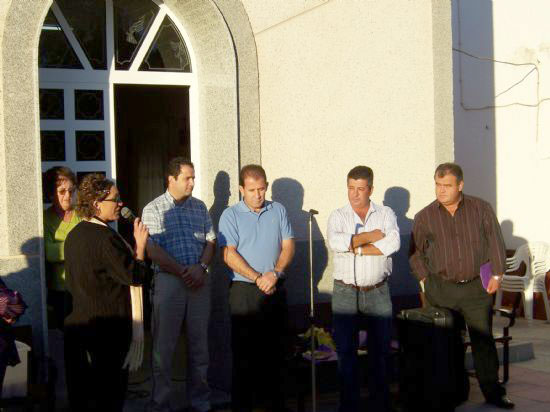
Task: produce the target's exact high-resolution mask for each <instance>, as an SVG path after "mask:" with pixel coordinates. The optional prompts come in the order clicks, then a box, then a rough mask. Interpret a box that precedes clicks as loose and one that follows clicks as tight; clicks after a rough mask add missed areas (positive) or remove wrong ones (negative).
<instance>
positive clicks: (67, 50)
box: [38, 9, 82, 69]
mask: <svg viewBox="0 0 550 412" xmlns="http://www.w3.org/2000/svg"><path fill="white" fill-rule="evenodd" d="M38 53H39V55H38V59H39V63H38V64H39V67H41V68H56V69H82V64H80V61H79V60H78V57H76V54H75V52H74V51H73V49H72V48H71V46H70V44H69V41H68V40H67V38H66V37H65V34H64V33H63V30H61V26H60V25H59V23H58V22H57V20H56V18H55V16H54V14H53V12H52V11H51V9H50V11H48V14H47V15H46V20H44V24H43V25H42V33H41V34H40V45H39V52H38Z"/></svg>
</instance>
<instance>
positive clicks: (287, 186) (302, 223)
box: [271, 177, 331, 304]
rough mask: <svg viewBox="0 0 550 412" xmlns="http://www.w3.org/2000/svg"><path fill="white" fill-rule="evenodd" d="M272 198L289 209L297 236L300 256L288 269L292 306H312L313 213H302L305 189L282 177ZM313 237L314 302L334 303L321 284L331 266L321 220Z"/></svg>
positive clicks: (292, 180)
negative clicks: (320, 287) (320, 227)
mask: <svg viewBox="0 0 550 412" xmlns="http://www.w3.org/2000/svg"><path fill="white" fill-rule="evenodd" d="M271 197H272V200H273V201H275V202H279V203H281V204H282V205H283V206H284V207H285V208H286V210H287V213H288V217H289V219H290V223H291V224H292V229H293V230H294V236H295V237H296V255H295V256H294V260H293V261H292V264H291V265H290V267H289V268H288V269H287V272H288V280H287V282H286V288H287V293H288V301H289V304H304V303H307V304H309V303H310V285H309V283H310V276H309V242H308V239H309V229H308V221H309V213H308V212H307V211H306V210H302V207H303V205H304V187H303V186H302V184H301V183H300V182H298V181H297V180H294V179H291V178H289V177H282V178H280V179H277V180H275V181H274V182H273V184H272V187H271ZM312 234H313V293H314V302H315V303H320V302H327V301H330V297H331V294H330V293H327V292H319V282H320V281H321V278H322V277H323V273H324V272H325V269H326V267H327V264H328V251H327V247H326V245H325V239H324V238H323V234H322V233H321V230H320V229H319V225H318V224H317V221H316V220H315V219H314V220H313V222H312Z"/></svg>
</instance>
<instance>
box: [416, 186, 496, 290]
mask: <svg viewBox="0 0 550 412" xmlns="http://www.w3.org/2000/svg"><path fill="white" fill-rule="evenodd" d="M409 261H410V264H411V270H412V272H413V273H414V274H415V275H416V276H417V277H418V278H419V279H423V278H425V277H426V276H430V275H437V276H440V277H442V278H443V279H445V280H449V281H453V282H460V281H467V280H471V279H474V278H476V277H477V276H479V268H480V266H481V265H483V264H484V263H487V262H491V266H492V270H493V275H501V274H502V273H504V269H505V265H506V250H505V246H504V240H503V238H502V233H501V231H500V226H499V223H498V220H497V218H496V216H495V213H494V212H493V208H492V207H491V205H490V204H489V203H487V202H485V201H484V200H481V199H478V198H477V197H473V196H468V195H462V199H461V200H460V203H459V204H458V208H457V209H456V212H455V214H454V216H452V215H451V214H450V213H449V212H448V211H447V209H445V207H444V206H443V205H441V203H439V202H438V201H437V200H436V201H434V202H432V203H430V204H429V205H428V206H426V207H425V208H424V209H422V210H421V211H420V212H418V213H417V215H416V216H415V217H414V224H413V231H412V239H411V257H410V259H409Z"/></svg>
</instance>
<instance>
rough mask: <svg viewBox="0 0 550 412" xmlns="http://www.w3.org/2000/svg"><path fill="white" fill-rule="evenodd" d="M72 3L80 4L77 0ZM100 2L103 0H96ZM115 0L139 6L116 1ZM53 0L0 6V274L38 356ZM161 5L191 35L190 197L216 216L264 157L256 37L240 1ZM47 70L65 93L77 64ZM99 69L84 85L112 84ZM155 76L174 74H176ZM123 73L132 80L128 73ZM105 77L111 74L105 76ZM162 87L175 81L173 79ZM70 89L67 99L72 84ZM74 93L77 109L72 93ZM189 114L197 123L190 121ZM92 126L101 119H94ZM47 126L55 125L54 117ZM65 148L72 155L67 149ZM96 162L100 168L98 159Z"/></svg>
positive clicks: (222, 310) (222, 330) (221, 362)
mask: <svg viewBox="0 0 550 412" xmlns="http://www.w3.org/2000/svg"><path fill="white" fill-rule="evenodd" d="M115 2H116V3H118V2H119V0H115ZM71 3H72V2H71ZM74 3H81V0H78V1H77V0H75V1H74ZM98 3H106V2H105V0H101V1H100V2H98ZM120 3H133V4H137V3H138V2H137V1H136V2H134V1H131V0H120ZM52 4H53V2H52V0H45V1H11V2H0V30H1V36H2V42H1V44H0V50H1V53H0V68H1V69H0V70H1V71H2V76H1V77H0V93H1V94H2V96H3V98H2V99H0V204H1V205H2V207H0V221H1V222H2V223H3V224H2V225H0V239H1V240H2V242H0V258H1V259H2V261H3V265H0V275H1V276H4V275H8V274H10V275H11V276H12V278H13V282H15V283H14V284H16V285H17V287H16V289H17V290H19V291H20V292H22V294H23V296H25V301H26V302H27V304H29V307H31V308H32V310H28V311H27V313H26V315H25V317H26V318H25V319H24V321H23V323H24V324H30V325H32V329H33V337H34V340H35V344H34V347H33V351H35V353H37V355H38V356H43V355H45V354H47V353H48V343H47V335H48V334H47V328H46V311H45V290H46V289H45V270H44V243H43V237H42V236H43V227H42V223H43V222H42V209H43V199H42V195H41V190H42V184H41V149H42V148H41V144H40V140H41V136H40V134H41V133H40V132H41V129H43V130H49V131H55V130H56V129H55V128H53V127H49V128H47V129H46V128H44V127H43V126H44V125H45V123H47V122H44V121H43V120H41V119H40V117H41V116H40V113H39V111H40V110H39V107H40V105H39V97H40V96H39V89H40V87H41V85H40V82H39V75H40V80H42V81H46V80H48V79H46V78H44V77H43V76H42V73H44V72H47V71H48V70H49V69H39V65H40V62H39V59H38V58H39V55H40V53H39V40H40V38H41V35H42V28H43V25H44V21H45V18H46V16H47V14H48V12H49V10H50V6H51V5H52ZM56 4H58V3H56ZM163 4H164V5H166V6H165V7H167V8H168V9H169V10H168V11H169V12H170V13H169V16H170V17H171V18H172V16H173V17H174V18H172V20H173V21H174V22H175V23H176V25H177V27H180V26H183V27H184V28H185V31H184V32H182V33H183V34H182V36H185V35H189V39H190V41H188V40H189V39H187V38H185V37H184V40H185V41H186V44H187V46H188V47H189V53H190V55H191V61H192V75H194V76H197V78H200V81H198V82H196V83H195V87H192V86H190V87H189V93H190V98H189V100H190V106H189V111H190V145H191V156H192V158H193V160H194V162H195V164H196V165H197V166H198V167H197V169H199V170H197V171H198V172H199V173H200V176H201V180H202V184H201V187H200V188H196V189H195V192H194V193H195V195H197V196H198V197H200V198H202V199H203V200H204V201H205V202H206V204H207V205H208V206H211V205H213V204H214V205H215V209H216V210H217V211H218V212H219V213H221V211H222V210H223V208H224V207H225V206H227V204H232V203H234V202H236V201H237V200H238V193H239V192H238V170H239V165H240V164H245V163H261V159H260V124H259V112H260V111H259V83H258V82H259V76H258V62H257V55H256V45H255V39H254V34H253V33H252V28H251V26H250V21H249V18H248V15H247V13H246V10H245V9H244V6H243V4H242V3H241V2H240V1H238V0H237V1H233V0H232V1H225V0H164V1H163ZM105 13H107V9H106V12H105ZM54 17H55V14H54ZM105 19H107V15H106V16H105ZM52 31H53V30H52ZM56 31H58V30H56ZM63 41H65V40H63ZM105 41H106V47H107V45H108V44H113V45H114V39H113V40H110V41H107V39H105ZM191 45H192V48H193V50H191V49H190V46H191ZM113 47H114V46H113ZM81 48H82V47H81ZM193 55H194V58H193ZM77 57H78V55H77ZM79 61H80V60H79ZM90 66H92V63H90ZM92 67H93V66H92ZM52 70H64V73H63V74H64V76H62V77H61V78H59V77H58V78H54V79H50V81H51V82H52V83H53V84H52V85H51V86H52V87H51V88H54V89H55V88H56V87H57V86H58V85H59V87H57V88H62V89H63V87H64V86H63V85H64V84H65V83H70V81H71V73H76V70H75V69H52ZM105 71H106V69H105V70H103V72H105ZM138 71H139V70H138ZM101 72H102V71H101V70H100V69H94V71H91V70H90V71H89V74H90V77H89V78H88V79H87V80H86V79H84V80H83V83H82V84H83V85H84V86H86V82H88V83H92V84H94V85H96V84H98V83H99V84H102V85H103V87H107V88H108V89H109V90H110V89H111V87H110V86H109V84H110V83H109V82H110V81H111V80H110V79H106V75H105V74H103V75H101V80H99V81H97V77H94V75H93V74H92V73H95V74H96V76H99V75H100V74H101ZM155 74H156V73H155ZM161 74H162V75H163V76H172V75H173V76H172V77H175V76H180V75H181V73H164V74H163V73H161ZM124 75H125V76H130V74H128V73H126V74H124ZM107 76H116V74H115V73H113V72H111V73H110V74H109V75H107ZM127 78H129V77H127ZM114 80H115V78H114V77H113V80H112V81H113V83H112V84H113V86H112V88H113V89H114V88H115V86H116V85H117V84H118V83H115V82H114ZM55 82H58V83H57V84H56V83H55ZM106 84H107V86H105V85H106ZM137 84H139V82H138V81H137V80H136V82H135V83H134V85H137ZM119 85H120V86H124V84H119ZM54 86H55V87H54ZM130 86H131V85H130ZM169 87H176V86H174V84H172V85H171V86H169ZM183 87H185V86H183ZM63 90H64V89H63ZM82 90H87V89H85V88H82ZM71 93H72V94H73V96H74V88H73V89H72V92H71ZM115 94H116V91H114V92H113V93H112V94H111V95H109V100H108V101H109V104H114V101H113V102H111V100H110V99H111V96H112V98H113V99H114V97H115ZM65 96H67V100H65ZM193 96H196V97H193ZM72 99H73V105H74V97H72ZM70 100H71V97H70V93H69V94H67V95H65V94H64V96H63V99H62V102H63V104H64V105H65V104H69V103H70ZM106 101H107V100H106V97H105V95H104V96H103V103H104V107H107V103H105V102H106ZM65 102H66V103H65ZM63 110H64V111H65V110H71V111H73V110H74V107H73V108H69V107H68V108H67V109H65V107H63ZM105 113H106V114H108V115H110V116H111V117H110V119H109V120H108V123H106V122H105V119H104V120H103V122H104V124H107V126H108V127H110V129H109V131H113V130H115V125H110V123H111V122H112V121H113V122H114V116H113V115H111V114H110V113H111V109H109V111H108V112H105ZM193 119H197V122H195V123H193ZM199 119H200V125H201V126H200V128H199V127H198V120H199ZM49 120H56V119H49ZM57 121H58V123H57V124H58V125H59V124H61V123H62V122H61V121H60V119H57ZM89 122H95V124H98V123H99V122H101V121H99V120H95V121H94V120H89ZM49 125H50V126H55V124H54V123H53V122H50V123H49ZM63 130H65V129H63ZM91 130H93V129H91ZM112 137H113V136H109V139H110V144H109V149H108V150H109V152H107V151H106V154H105V155H106V159H107V156H111V155H112V153H113V152H114V149H113V144H116V142H115V139H113V138H112ZM64 138H66V136H64ZM199 141H200V144H198V142H199ZM64 147H65V146H64ZM66 149H67V150H72V151H73V153H74V147H73V148H70V147H69V148H67V147H66ZM88 162H92V161H88ZM95 162H97V163H96V164H99V162H101V161H95ZM113 162H116V160H113V158H112V157H109V160H105V163H103V164H104V165H105V166H106V167H107V166H109V167H111V171H109V170H108V169H105V172H106V173H107V172H108V171H109V173H112V170H114V172H115V173H116V169H113ZM115 166H118V165H115ZM90 170H97V169H95V168H94V169H90ZM197 171H196V172H197ZM219 176H225V179H217V177H219ZM115 177H117V179H119V178H120V176H115ZM220 182H221V184H219V183H220ZM217 189H218V190H217ZM220 193H221V194H222V195H220ZM219 213H218V214H217V215H216V216H217V217H219ZM216 216H214V217H216ZM216 279H217V283H216V284H215V285H214V288H213V299H212V302H214V303H215V304H213V307H212V316H211V318H212V324H213V327H212V330H214V331H215V333H214V334H213V335H214V336H213V340H214V341H216V342H218V343H217V344H216V345H212V347H213V348H215V349H216V352H215V353H213V354H212V357H211V359H212V362H211V364H212V365H215V366H214V367H213V372H214V373H213V375H214V377H215V380H216V381H217V385H216V386H218V387H227V386H228V385H229V369H228V360H227V353H229V348H228V345H229V344H228V343H227V342H228V336H229V334H228V333H229V332H228V330H227V318H228V314H227V299H226V295H227V293H226V290H225V287H226V286H224V285H223V279H224V276H216Z"/></svg>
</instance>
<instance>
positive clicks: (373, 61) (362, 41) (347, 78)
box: [243, 0, 449, 238]
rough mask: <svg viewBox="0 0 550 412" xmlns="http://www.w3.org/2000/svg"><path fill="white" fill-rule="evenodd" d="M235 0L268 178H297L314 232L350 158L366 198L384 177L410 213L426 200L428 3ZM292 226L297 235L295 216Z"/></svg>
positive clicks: (342, 190)
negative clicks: (251, 58)
mask: <svg viewBox="0 0 550 412" xmlns="http://www.w3.org/2000/svg"><path fill="white" fill-rule="evenodd" d="M273 3H276V6H275V5H274V4H273ZM243 4H244V5H245V8H246V10H247V13H248V15H249V17H250V21H251V25H252V29H253V31H254V33H255V38H256V44H257V49H258V66H259V73H260V121H261V142H262V164H263V165H264V167H265V168H266V170H267V173H268V178H269V180H271V181H273V180H275V179H277V178H280V177H290V178H292V179H295V180H297V181H298V182H299V183H301V185H302V186H303V187H304V191H305V196H304V204H303V209H304V210H308V209H309V208H314V209H317V210H319V212H320V214H319V216H318V221H319V225H320V228H321V232H322V234H323V236H324V235H325V228H326V221H327V219H328V216H329V214H330V212H331V211H332V210H333V209H335V208H337V207H340V206H342V205H343V204H345V203H346V201H347V197H346V182H345V178H346V174H347V172H348V171H349V169H351V168H352V167H353V166H355V165H358V164H365V165H368V166H370V167H372V168H373V170H374V174H375V179H374V186H375V192H374V196H373V199H374V201H376V202H380V203H381V202H382V200H383V198H384V193H385V191H386V189H387V188H389V187H392V186H400V187H403V188H405V189H407V190H409V191H410V195H411V197H410V202H411V203H410V209H409V211H408V214H407V216H408V217H410V218H412V217H413V216H414V213H415V212H416V211H418V210H419V209H420V208H421V207H423V206H424V205H426V204H427V203H428V202H429V201H431V200H432V199H433V188H432V186H433V182H432V180H431V175H432V173H433V169H434V164H435V157H434V156H435V155H434V146H435V137H434V132H433V130H434V87H433V81H434V80H433V78H434V73H433V65H432V64H433V63H432V62H433V48H432V3H431V2H430V1H415V2H407V1H306V2H304V1H298V0H287V1H284V2H272V1H268V0H264V1H259V0H243ZM447 160H449V159H447ZM297 235H298V238H304V237H305V236H306V233H305V225H304V226H303V227H299V228H298V233H297Z"/></svg>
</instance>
